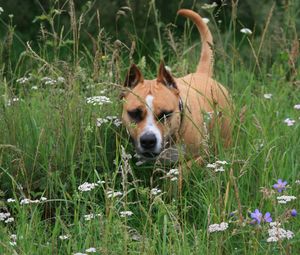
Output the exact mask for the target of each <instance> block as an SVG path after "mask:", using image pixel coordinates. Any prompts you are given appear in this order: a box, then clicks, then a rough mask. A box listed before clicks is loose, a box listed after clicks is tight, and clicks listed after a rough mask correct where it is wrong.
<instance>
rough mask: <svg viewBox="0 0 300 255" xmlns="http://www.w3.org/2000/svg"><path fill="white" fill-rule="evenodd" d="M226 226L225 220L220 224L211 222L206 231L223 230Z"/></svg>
mask: <svg viewBox="0 0 300 255" xmlns="http://www.w3.org/2000/svg"><path fill="white" fill-rule="evenodd" d="M227 228H228V223H227V222H221V223H220V224H212V225H209V226H208V232H209V233H213V232H219V231H224V230H226V229H227Z"/></svg>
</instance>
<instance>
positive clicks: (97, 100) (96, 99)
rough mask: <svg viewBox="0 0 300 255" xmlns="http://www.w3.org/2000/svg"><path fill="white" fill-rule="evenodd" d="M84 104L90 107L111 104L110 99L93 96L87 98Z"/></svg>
mask: <svg viewBox="0 0 300 255" xmlns="http://www.w3.org/2000/svg"><path fill="white" fill-rule="evenodd" d="M86 103H87V104H92V105H103V104H108V103H111V101H110V98H108V97H106V96H94V97H87V98H86Z"/></svg>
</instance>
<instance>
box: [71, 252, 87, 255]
mask: <svg viewBox="0 0 300 255" xmlns="http://www.w3.org/2000/svg"><path fill="white" fill-rule="evenodd" d="M73 255H88V254H87V253H82V252H76V253H73Z"/></svg>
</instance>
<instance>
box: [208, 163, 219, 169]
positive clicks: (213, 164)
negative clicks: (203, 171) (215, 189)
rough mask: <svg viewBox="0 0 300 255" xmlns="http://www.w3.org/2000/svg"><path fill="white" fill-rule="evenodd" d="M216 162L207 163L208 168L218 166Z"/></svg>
mask: <svg viewBox="0 0 300 255" xmlns="http://www.w3.org/2000/svg"><path fill="white" fill-rule="evenodd" d="M216 166H217V165H216V163H212V164H207V166H206V167H207V168H216Z"/></svg>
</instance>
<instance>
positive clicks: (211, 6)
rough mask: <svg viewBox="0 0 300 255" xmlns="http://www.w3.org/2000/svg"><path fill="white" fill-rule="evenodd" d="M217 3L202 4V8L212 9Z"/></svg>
mask: <svg viewBox="0 0 300 255" xmlns="http://www.w3.org/2000/svg"><path fill="white" fill-rule="evenodd" d="M217 6H218V5H217V3H216V2H213V3H212V4H204V5H202V9H205V10H208V9H213V8H215V7H217Z"/></svg>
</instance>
